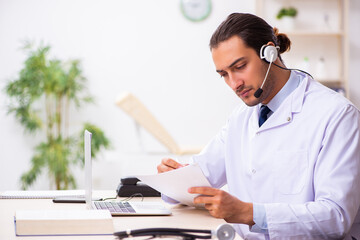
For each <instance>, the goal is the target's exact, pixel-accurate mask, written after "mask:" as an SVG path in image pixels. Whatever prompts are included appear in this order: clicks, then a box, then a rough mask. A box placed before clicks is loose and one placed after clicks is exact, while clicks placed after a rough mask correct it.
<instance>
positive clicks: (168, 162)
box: [157, 158, 186, 173]
mask: <svg viewBox="0 0 360 240" xmlns="http://www.w3.org/2000/svg"><path fill="white" fill-rule="evenodd" d="M184 166H186V165H183V164H180V163H178V162H177V161H175V160H174V159H171V158H163V159H162V160H161V163H160V164H159V165H158V166H157V170H158V173H163V172H167V171H171V170H174V169H178V168H181V167H184Z"/></svg>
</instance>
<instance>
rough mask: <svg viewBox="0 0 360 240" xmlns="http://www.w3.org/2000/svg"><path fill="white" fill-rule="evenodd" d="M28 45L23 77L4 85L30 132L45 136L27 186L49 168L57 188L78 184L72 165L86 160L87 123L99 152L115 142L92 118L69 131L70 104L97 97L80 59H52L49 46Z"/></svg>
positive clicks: (14, 111) (23, 181)
mask: <svg viewBox="0 0 360 240" xmlns="http://www.w3.org/2000/svg"><path fill="white" fill-rule="evenodd" d="M24 50H25V51H26V52H27V54H28V57H27V59H26V60H25V62H24V66H23V68H22V69H21V71H20V73H19V77H18V78H17V79H16V80H13V81H10V82H8V83H7V84H6V86H5V89H4V90H5V93H6V94H7V96H8V97H9V105H8V113H9V114H14V116H15V118H16V120H18V121H19V123H20V124H21V125H22V126H23V127H24V129H25V132H27V133H30V134H35V133H38V132H42V133H43V134H42V135H43V136H44V138H45V139H44V141H43V142H41V143H39V144H38V145H37V146H36V147H35V149H34V156H33V157H32V158H31V168H30V169H29V170H28V171H27V172H25V173H24V174H23V175H22V176H21V184H22V189H27V188H28V187H29V186H31V185H32V184H33V183H34V182H35V180H36V179H37V177H38V176H39V175H40V174H41V173H42V172H43V171H44V170H45V169H47V172H48V174H49V178H50V181H51V182H52V183H53V184H54V185H55V187H56V189H69V188H76V181H75V178H74V176H73V174H72V172H71V166H72V165H75V164H80V165H81V166H83V149H84V148H83V146H84V142H83V132H84V129H88V130H89V131H91V132H92V133H93V141H92V156H93V157H95V156H96V154H97V153H98V152H99V151H100V150H101V149H103V148H108V147H109V145H110V142H109V140H108V138H107V137H106V136H105V134H104V132H103V131H102V130H101V129H100V128H98V127H97V126H95V125H93V124H91V123H85V124H84V126H83V127H82V129H81V130H80V131H79V132H78V133H76V134H72V135H70V134H69V125H70V111H69V110H70V106H72V105H74V106H76V107H77V109H79V108H80V107H81V106H83V104H86V103H91V102H93V98H92V97H91V96H90V95H89V94H88V92H87V90H86V88H85V86H86V81H87V80H86V78H85V77H84V76H83V74H82V70H81V68H80V61H79V60H70V61H69V62H66V63H65V62H62V61H60V60H58V59H49V57H48V54H49V51H50V47H49V46H40V47H38V48H37V49H35V50H34V49H33V47H32V46H31V44H26V46H25V48H24Z"/></svg>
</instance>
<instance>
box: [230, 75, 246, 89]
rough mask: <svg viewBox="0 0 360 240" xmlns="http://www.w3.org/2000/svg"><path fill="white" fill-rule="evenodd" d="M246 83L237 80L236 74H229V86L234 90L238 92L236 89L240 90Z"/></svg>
mask: <svg viewBox="0 0 360 240" xmlns="http://www.w3.org/2000/svg"><path fill="white" fill-rule="evenodd" d="M243 84H244V83H243V82H242V81H241V80H239V79H238V78H236V76H235V74H229V86H230V87H231V89H232V90H234V91H236V89H238V88H239V86H241V85H243Z"/></svg>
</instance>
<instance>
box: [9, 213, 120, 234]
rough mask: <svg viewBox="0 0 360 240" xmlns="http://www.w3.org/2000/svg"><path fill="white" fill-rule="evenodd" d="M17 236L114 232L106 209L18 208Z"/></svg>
mask: <svg viewBox="0 0 360 240" xmlns="http://www.w3.org/2000/svg"><path fill="white" fill-rule="evenodd" d="M15 232H16V235H17V236H41V235H105V234H113V233H114V225H113V221H112V217H111V214H110V212H109V211H108V210H18V211H16V212H15Z"/></svg>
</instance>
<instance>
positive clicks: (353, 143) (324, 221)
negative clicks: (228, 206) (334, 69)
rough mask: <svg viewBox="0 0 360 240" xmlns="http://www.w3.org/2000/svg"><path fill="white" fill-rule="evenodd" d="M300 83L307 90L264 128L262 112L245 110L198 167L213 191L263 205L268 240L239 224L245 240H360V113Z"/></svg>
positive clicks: (316, 86)
mask: <svg viewBox="0 0 360 240" xmlns="http://www.w3.org/2000/svg"><path fill="white" fill-rule="evenodd" d="M296 74H300V73H296ZM300 76H301V77H302V78H303V81H302V82H301V83H300V85H299V86H298V87H297V88H296V89H295V90H294V91H293V92H292V93H291V94H290V95H289V96H288V97H287V98H286V99H285V100H284V102H283V103H282V104H281V106H280V107H279V109H277V111H275V112H274V113H273V114H272V116H271V117H270V118H269V119H268V120H267V121H266V122H265V123H264V124H263V125H262V126H261V127H260V128H259V126H258V108H257V107H248V106H245V105H242V106H240V107H239V108H237V109H235V111H234V112H233V113H232V115H231V116H230V117H229V119H228V122H227V124H226V126H225V127H224V128H223V129H222V130H221V131H220V133H219V134H218V135H217V136H216V137H215V138H214V139H213V140H212V141H211V142H210V143H209V144H208V145H207V147H206V148H205V149H204V150H203V151H202V152H201V153H200V154H199V155H195V156H194V157H193V161H195V162H198V163H199V164H200V166H201V168H202V170H203V172H204V174H205V176H206V177H207V178H208V180H209V182H210V183H211V184H212V185H213V186H214V187H221V186H223V185H224V184H228V191H229V193H231V194H232V195H234V196H236V197H237V198H239V199H240V200H242V201H246V202H255V203H262V204H264V206H265V211H266V220H267V224H268V233H269V235H264V234H259V233H255V232H251V231H250V230H249V226H247V225H244V224H235V225H234V226H235V228H236V230H237V232H238V233H239V234H240V236H242V237H243V238H245V239H266V238H269V237H270V239H290V238H291V239H328V238H336V239H344V238H345V239H351V237H350V235H349V231H350V229H351V234H352V236H355V237H356V238H357V239H358V240H360V215H359V214H358V216H357V219H356V220H355V222H356V223H354V219H355V216H356V215H357V213H358V211H359V205H360V139H359V137H360V132H359V129H360V127H359V126H360V115H359V110H358V109H356V107H354V105H353V104H352V103H351V102H349V101H348V100H347V99H346V98H344V97H342V96H341V95H340V94H337V93H335V92H334V91H332V90H330V89H328V88H326V87H324V86H323V85H321V84H319V83H317V82H316V81H314V80H313V79H311V78H309V77H307V76H304V75H303V74H300ZM356 231H358V233H357V234H356V233H355V232H356ZM346 234H347V235H346Z"/></svg>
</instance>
